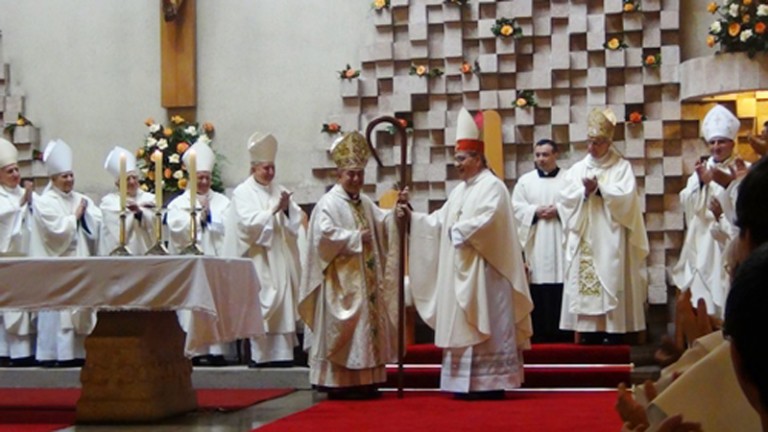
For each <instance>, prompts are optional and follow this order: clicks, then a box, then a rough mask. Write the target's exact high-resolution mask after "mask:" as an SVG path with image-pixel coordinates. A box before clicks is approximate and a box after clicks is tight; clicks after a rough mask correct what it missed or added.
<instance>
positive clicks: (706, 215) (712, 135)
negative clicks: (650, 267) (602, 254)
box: [672, 105, 740, 319]
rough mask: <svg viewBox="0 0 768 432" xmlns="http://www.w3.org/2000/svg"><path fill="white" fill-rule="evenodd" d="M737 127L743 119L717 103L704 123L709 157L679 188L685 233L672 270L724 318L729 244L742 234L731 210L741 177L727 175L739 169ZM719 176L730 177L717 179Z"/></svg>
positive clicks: (711, 310) (684, 287)
mask: <svg viewBox="0 0 768 432" xmlns="http://www.w3.org/2000/svg"><path fill="white" fill-rule="evenodd" d="M739 125H740V123H739V119H738V118H737V117H736V116H735V115H733V114H732V113H731V112H730V111H728V109H727V108H725V107H723V106H722V105H715V106H714V107H713V108H712V109H711V110H709V112H708V113H707V115H706V116H705V117H704V120H703V121H702V124H701V133H702V136H703V137H704V140H705V141H706V142H707V144H708V146H709V151H710V156H709V157H708V158H706V160H704V161H697V162H696V166H695V169H694V172H693V174H691V176H690V177H689V178H688V183H687V184H686V186H685V189H683V190H682V191H680V203H681V204H682V207H683V212H684V214H685V223H686V233H685V241H684V242H683V249H682V250H681V251H680V259H679V260H678V262H677V264H675V266H674V267H673V269H672V277H673V280H674V282H675V285H677V287H678V288H680V289H681V290H683V291H685V290H691V294H692V295H691V302H692V303H693V305H694V306H695V305H696V304H697V302H698V300H699V299H702V298H703V299H704V301H705V302H706V304H707V313H709V314H710V315H714V316H717V317H719V318H721V319H722V317H723V311H724V309H723V308H724V307H725V299H726V297H727V295H728V275H727V272H726V269H725V266H724V261H723V257H724V252H725V246H726V245H727V244H728V241H729V240H730V239H732V238H734V237H735V236H736V235H737V234H738V230H737V229H736V227H735V226H734V217H733V208H734V205H735V203H736V199H737V196H738V185H739V183H740V181H739V180H738V179H728V178H729V177H730V176H731V175H732V174H731V173H732V172H734V171H735V170H736V154H735V152H734V146H735V143H734V140H735V139H736V135H737V134H738V132H739ZM723 174H725V176H724V175H723ZM721 177H726V178H727V179H728V180H726V182H723V181H718V179H719V178H721ZM721 183H722V184H721Z"/></svg>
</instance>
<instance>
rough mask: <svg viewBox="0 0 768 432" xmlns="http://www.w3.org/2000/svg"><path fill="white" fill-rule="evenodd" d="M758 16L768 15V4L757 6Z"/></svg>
mask: <svg viewBox="0 0 768 432" xmlns="http://www.w3.org/2000/svg"><path fill="white" fill-rule="evenodd" d="M757 16H768V5H764V4H761V5H759V6H757Z"/></svg>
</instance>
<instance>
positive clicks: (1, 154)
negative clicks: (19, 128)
mask: <svg viewBox="0 0 768 432" xmlns="http://www.w3.org/2000/svg"><path fill="white" fill-rule="evenodd" d="M18 161H19V151H18V150H16V146H15V145H13V143H11V142H10V141H8V140H6V139H3V138H0V168H2V167H5V166H8V165H10V164H14V163H17V162H18Z"/></svg>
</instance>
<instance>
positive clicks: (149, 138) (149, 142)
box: [147, 137, 157, 149]
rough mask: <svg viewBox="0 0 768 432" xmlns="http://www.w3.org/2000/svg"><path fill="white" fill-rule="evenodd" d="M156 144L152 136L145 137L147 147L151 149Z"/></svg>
mask: <svg viewBox="0 0 768 432" xmlns="http://www.w3.org/2000/svg"><path fill="white" fill-rule="evenodd" d="M156 145H157V140H156V139H154V138H152V137H147V148H149V149H151V148H152V147H154V146H156Z"/></svg>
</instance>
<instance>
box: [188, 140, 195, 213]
mask: <svg viewBox="0 0 768 432" xmlns="http://www.w3.org/2000/svg"><path fill="white" fill-rule="evenodd" d="M187 172H189V181H188V182H187V184H189V206H190V208H191V209H192V210H194V209H195V207H197V153H196V152H195V151H194V150H189V166H188V167H187Z"/></svg>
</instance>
